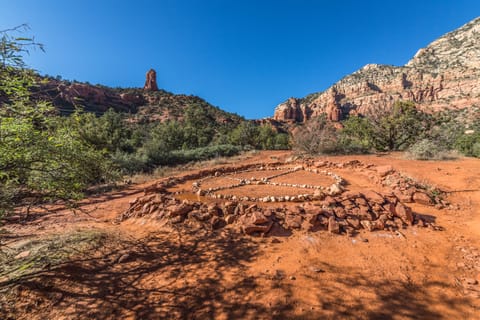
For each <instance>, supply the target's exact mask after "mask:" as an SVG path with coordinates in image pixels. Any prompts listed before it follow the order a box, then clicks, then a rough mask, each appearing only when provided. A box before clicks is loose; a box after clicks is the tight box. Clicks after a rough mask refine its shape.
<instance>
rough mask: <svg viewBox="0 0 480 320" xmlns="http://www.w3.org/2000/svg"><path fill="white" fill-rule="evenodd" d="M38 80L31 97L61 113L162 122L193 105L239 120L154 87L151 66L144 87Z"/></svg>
mask: <svg viewBox="0 0 480 320" xmlns="http://www.w3.org/2000/svg"><path fill="white" fill-rule="evenodd" d="M38 83H39V86H37V87H33V88H32V95H31V98H32V100H35V101H48V102H51V103H52V104H53V105H54V106H55V107H56V108H57V110H58V112H59V113H60V114H62V115H69V114H71V113H73V112H74V111H75V110H76V109H82V110H84V111H86V112H92V113H95V114H96V115H102V114H103V113H104V112H106V111H107V110H108V109H113V110H114V111H116V112H125V113H128V114H129V121H131V122H142V123H145V122H163V121H168V120H181V119H182V117H183V115H184V110H185V109H186V108H187V107H189V106H192V105H195V106H198V107H199V108H202V109H204V110H205V112H206V113H207V114H208V115H209V118H210V120H211V121H214V122H216V123H218V124H222V125H225V124H233V125H234V124H236V123H239V122H240V121H243V119H242V118H241V117H240V116H238V115H236V114H232V113H229V112H225V111H223V110H220V109H219V108H217V107H214V106H212V105H211V104H209V103H208V102H207V101H205V100H203V99H202V98H200V97H197V96H193V95H185V94H173V93H170V92H167V91H165V90H162V89H158V87H157V83H156V78H155V71H154V70H150V71H149V72H147V79H146V83H145V89H147V90H145V89H143V88H110V87H106V86H102V85H92V84H89V83H82V82H77V81H67V80H62V79H61V78H52V77H41V76H38ZM4 101H5V97H3V98H2V96H0V105H1V104H2V103H3V102H4ZM273 124H275V122H274V121H273Z"/></svg>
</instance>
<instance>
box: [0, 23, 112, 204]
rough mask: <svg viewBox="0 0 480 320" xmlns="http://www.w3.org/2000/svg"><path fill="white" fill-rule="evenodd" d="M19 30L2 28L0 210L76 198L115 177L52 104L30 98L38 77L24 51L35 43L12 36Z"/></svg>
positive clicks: (0, 41) (105, 163)
mask: <svg viewBox="0 0 480 320" xmlns="http://www.w3.org/2000/svg"><path fill="white" fill-rule="evenodd" d="M22 30H24V28H20V29H19V28H15V29H11V30H6V31H1V32H0V34H1V37H0V59H1V60H0V62H1V64H0V191H1V194H2V195H1V196H0V213H5V212H8V211H9V210H11V208H12V207H13V206H14V205H17V204H20V203H24V204H27V205H29V206H31V205H35V204H37V203H39V202H43V201H47V200H54V199H63V200H71V199H78V198H80V197H81V196H82V191H84V190H85V189H86V188H87V187H88V186H89V185H91V184H92V183H97V182H102V181H106V180H107V179H110V178H113V173H112V172H111V171H110V170H109V166H108V164H107V162H106V160H105V157H104V156H103V154H102V153H100V152H98V151H96V150H95V149H94V148H93V147H92V146H91V145H89V144H86V143H84V142H83V140H82V139H81V138H80V137H79V134H78V132H76V131H75V130H71V128H70V126H68V125H66V123H65V121H64V119H62V118H60V117H57V116H55V110H54V108H53V107H52V106H51V105H50V104H48V103H45V102H34V101H32V100H31V99H30V91H31V89H32V88H33V87H34V86H36V76H35V74H34V72H33V71H31V70H28V69H27V68H26V66H25V64H24V63H23V59H22V55H23V54H24V53H25V52H28V50H29V49H31V48H37V47H39V45H38V44H37V43H36V42H35V41H34V40H33V39H32V38H25V37H15V36H13V35H12V33H15V32H17V31H22ZM40 48H41V46H40ZM111 173H112V174H111ZM26 199H29V200H28V201H26Z"/></svg>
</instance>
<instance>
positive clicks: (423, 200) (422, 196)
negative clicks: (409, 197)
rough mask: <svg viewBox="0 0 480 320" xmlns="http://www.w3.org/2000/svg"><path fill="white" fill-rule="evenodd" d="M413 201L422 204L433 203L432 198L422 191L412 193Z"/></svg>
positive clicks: (428, 204)
mask: <svg viewBox="0 0 480 320" xmlns="http://www.w3.org/2000/svg"><path fill="white" fill-rule="evenodd" d="M413 202H415V203H419V204H423V205H426V206H431V205H433V201H432V199H431V198H430V197H429V196H428V195H427V194H426V193H424V192H415V193H414V194H413Z"/></svg>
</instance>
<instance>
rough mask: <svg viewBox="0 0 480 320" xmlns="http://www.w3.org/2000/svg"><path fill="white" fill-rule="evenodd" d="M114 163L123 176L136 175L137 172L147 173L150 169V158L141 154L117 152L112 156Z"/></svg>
mask: <svg viewBox="0 0 480 320" xmlns="http://www.w3.org/2000/svg"><path fill="white" fill-rule="evenodd" d="M112 162H113V163H114V164H115V165H116V166H117V167H118V168H119V170H120V172H121V173H123V174H130V175H131V174H134V173H137V172H147V171H149V169H150V166H149V164H148V157H147V156H146V155H145V154H142V153H140V152H137V153H126V152H122V151H116V152H115V153H114V154H112Z"/></svg>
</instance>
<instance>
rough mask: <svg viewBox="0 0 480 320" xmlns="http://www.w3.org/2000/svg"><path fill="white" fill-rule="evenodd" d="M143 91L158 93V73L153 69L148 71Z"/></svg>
mask: <svg viewBox="0 0 480 320" xmlns="http://www.w3.org/2000/svg"><path fill="white" fill-rule="evenodd" d="M143 90H148V91H158V86H157V72H155V70H153V69H150V70H148V72H147V79H146V80H145V85H144V86H143Z"/></svg>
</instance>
